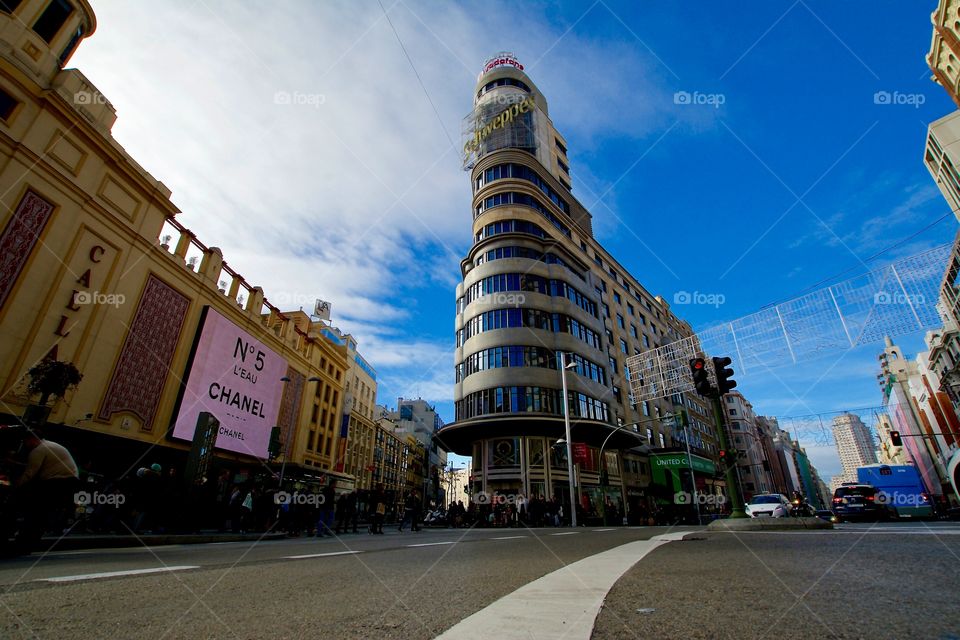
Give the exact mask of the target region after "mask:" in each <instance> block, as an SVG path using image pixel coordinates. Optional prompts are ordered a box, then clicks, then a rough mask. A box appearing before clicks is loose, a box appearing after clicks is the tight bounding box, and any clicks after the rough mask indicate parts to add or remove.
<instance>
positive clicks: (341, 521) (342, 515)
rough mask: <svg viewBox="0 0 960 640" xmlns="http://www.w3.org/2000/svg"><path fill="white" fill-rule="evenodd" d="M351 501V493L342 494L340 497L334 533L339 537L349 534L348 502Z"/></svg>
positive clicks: (335, 515)
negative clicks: (342, 534)
mask: <svg viewBox="0 0 960 640" xmlns="http://www.w3.org/2000/svg"><path fill="white" fill-rule="evenodd" d="M349 499H350V494H349V493H341V494H340V497H339V498H337V507H336V509H335V513H334V523H335V524H334V527H333V530H334V533H336V534H337V535H339V534H341V533H346V532H347V525H348V522H347V519H348V515H347V502H348V501H349Z"/></svg>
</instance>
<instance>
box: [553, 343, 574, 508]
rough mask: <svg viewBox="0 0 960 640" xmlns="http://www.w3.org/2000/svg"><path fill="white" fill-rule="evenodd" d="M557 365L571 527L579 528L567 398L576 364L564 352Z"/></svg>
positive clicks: (558, 353)
mask: <svg viewBox="0 0 960 640" xmlns="http://www.w3.org/2000/svg"><path fill="white" fill-rule="evenodd" d="M557 365H558V366H559V367H560V379H561V381H562V383H563V400H562V401H563V426H564V428H565V429H566V434H567V478H568V479H569V481H570V525H571V526H573V527H576V526H577V492H576V488H575V487H574V486H573V443H572V441H571V440H570V399H569V397H568V396H567V369H575V368H576V366H577V364H576V363H575V362H570V363H567V362H565V358H564V353H563V351H557Z"/></svg>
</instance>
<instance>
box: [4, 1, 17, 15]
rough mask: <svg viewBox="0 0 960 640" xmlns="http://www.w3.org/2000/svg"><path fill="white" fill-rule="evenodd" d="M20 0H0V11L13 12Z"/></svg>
mask: <svg viewBox="0 0 960 640" xmlns="http://www.w3.org/2000/svg"><path fill="white" fill-rule="evenodd" d="M21 2H22V0H0V11H5V12H6V13H13V12H14V11H16V10H17V7H19V6H20V3H21Z"/></svg>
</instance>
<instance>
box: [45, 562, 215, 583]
mask: <svg viewBox="0 0 960 640" xmlns="http://www.w3.org/2000/svg"><path fill="white" fill-rule="evenodd" d="M199 568H200V566H199V565H183V566H179V567H154V568H152V569H128V570H127V571H105V572H103V573H81V574H78V575H75V576H57V577H55V578H37V579H36V580H34V582H76V581H77V580H96V579H98V578H114V577H117V576H139V575H144V574H147V573H166V572H168V571H185V570H187V569H199Z"/></svg>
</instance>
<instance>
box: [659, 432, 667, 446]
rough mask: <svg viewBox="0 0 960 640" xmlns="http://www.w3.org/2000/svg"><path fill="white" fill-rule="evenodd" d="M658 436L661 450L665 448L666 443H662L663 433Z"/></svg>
mask: <svg viewBox="0 0 960 640" xmlns="http://www.w3.org/2000/svg"><path fill="white" fill-rule="evenodd" d="M659 435H660V448H661V449H662V448H664V447H666V446H667V444H666V442H664V439H663V433H660V434H659Z"/></svg>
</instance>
